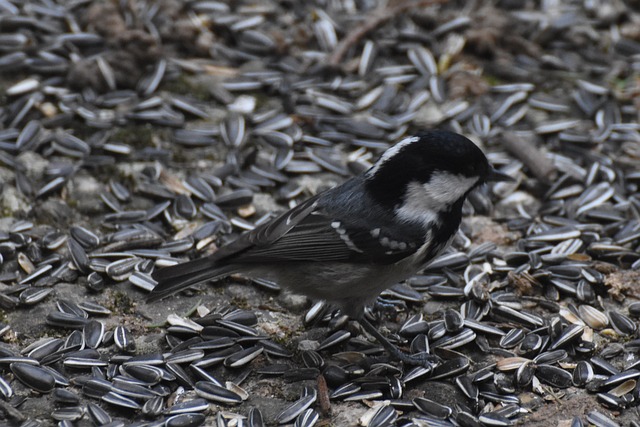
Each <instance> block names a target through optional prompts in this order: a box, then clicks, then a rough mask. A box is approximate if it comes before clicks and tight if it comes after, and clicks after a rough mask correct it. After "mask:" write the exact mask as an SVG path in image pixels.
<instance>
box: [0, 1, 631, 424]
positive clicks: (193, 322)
mask: <svg viewBox="0 0 640 427" xmlns="http://www.w3.org/2000/svg"><path fill="white" fill-rule="evenodd" d="M386 3H387V2H377V1H374V0H368V1H353V0H315V1H309V2H288V1H276V0H260V1H253V2H250V1H235V2H232V1H227V2H224V1H206V0H202V1H197V0H195V1H190V2H180V1H176V0H163V1H157V2H146V1H136V0H132V1H129V2H124V1H121V2H102V1H97V0H71V1H68V0H26V1H22V0H0V28H1V29H2V33H0V73H1V78H2V80H1V83H2V85H3V88H4V95H3V98H2V105H1V106H0V123H1V129H0V187H1V189H2V195H1V196H0V202H1V203H2V204H1V208H2V212H3V216H4V218H3V219H1V220H0V230H1V231H0V308H1V309H2V312H3V323H2V324H0V336H2V338H3V341H4V342H3V343H2V344H1V345H0V418H3V419H4V420H3V421H2V423H9V424H11V425H22V426H29V427H34V426H40V425H50V424H51V423H52V422H57V423H58V424H59V425H61V426H72V425H88V423H92V424H93V425H99V426H124V425H137V426H145V425H148V426H163V425H166V426H197V425H205V424H206V425H218V426H240V425H249V426H260V425H267V424H289V425H292V424H293V425H296V426H305V427H310V426H313V425H316V423H318V422H319V420H329V422H332V423H333V424H335V425H346V424H348V425H355V424H361V425H365V426H369V427H381V426H390V425H395V426H403V427H405V426H406V427H408V426H425V425H429V426H465V427H466V426H508V425H514V424H515V423H523V424H527V423H530V424H531V425H534V424H535V425H550V424H548V423H549V422H550V421H549V420H553V424H554V425H555V424H557V422H561V421H567V422H568V423H571V425H572V426H576V427H577V426H581V425H586V424H587V423H588V424H593V425H596V426H599V427H603V426H606V427H609V426H611V427H613V426H619V425H624V426H638V425H639V424H638V422H637V420H638V419H639V418H640V415H639V412H638V404H639V403H640V380H639V377H640V338H638V318H640V303H639V302H637V301H638V298H639V295H640V294H639V292H638V287H637V283H638V282H639V279H640V274H639V273H638V270H640V124H639V121H638V109H639V107H640V96H639V94H640V86H639V82H640V31H639V30H638V28H639V27H638V25H637V22H638V19H640V15H639V14H638V12H637V11H635V10H634V9H633V7H632V6H631V5H627V4H624V3H622V2H616V1H611V2H607V1H584V2H577V1H571V2H563V1H553V0H551V1H545V2H540V3H539V4H526V8H523V9H520V7H522V6H521V5H520V2H509V1H504V2H473V3H472V4H470V5H466V4H464V2H451V3H450V4H436V2H428V1H420V0H415V1H412V2H411V1H405V2H402V1H400V2H396V3H393V2H389V3H390V4H388V5H387V4H386ZM431 3H432V4H431ZM458 3H459V4H458ZM407 5H409V6H410V7H406V6H407ZM430 127H440V128H446V129H450V130H453V131H456V132H460V133H463V134H465V135H467V136H468V137H470V138H472V139H473V140H474V141H476V142H477V143H478V144H479V145H481V146H482V147H483V148H484V150H485V152H487V153H488V157H489V159H490V161H491V162H492V163H493V164H494V165H496V166H497V167H499V168H500V169H501V170H502V171H504V172H505V173H508V174H509V175H511V176H512V177H514V178H515V179H516V181H515V182H514V183H499V184H495V185H493V186H492V187H491V188H484V189H480V190H479V191H477V192H475V193H474V194H472V196H471V197H470V200H469V201H468V202H467V204H466V205H465V214H466V215H467V218H466V220H465V223H464V225H463V227H462V230H461V232H460V233H459V234H458V236H457V237H456V240H455V241H454V244H453V248H452V249H451V250H450V251H449V252H447V253H446V254H444V255H442V256H441V257H440V258H438V259H437V260H435V261H434V262H433V263H432V264H431V265H430V266H429V267H427V269H426V270H425V271H424V272H422V273H421V274H420V275H418V276H416V277H414V278H412V279H410V280H409V281H407V282H406V283H403V284H399V285H398V286H396V287H394V288H392V289H390V290H388V291H386V292H385V293H383V295H381V297H380V298H379V304H378V305H379V306H380V307H384V310H381V309H377V310H372V311H370V312H368V313H367V315H368V316H370V317H371V319H372V320H376V321H379V322H380V323H381V324H382V325H384V327H385V329H386V331H385V332H386V333H387V335H389V336H390V337H391V338H392V339H393V340H394V341H395V342H396V343H397V344H398V345H400V346H401V347H403V348H405V349H407V350H409V351H411V352H413V353H420V352H426V353H431V354H433V355H435V356H437V357H438V359H439V362H437V363H434V364H433V365H430V366H424V367H410V366H402V365H399V364H397V363H395V362H393V361H389V360H388V359H386V358H385V354H384V352H383V350H382V348H380V347H379V346H378V345H377V344H376V343H374V342H372V341H370V340H368V339H367V338H366V337H365V336H364V335H363V334H362V333H361V332H360V331H358V330H356V329H354V326H353V325H351V324H350V323H349V322H348V319H347V318H346V316H344V315H343V314H341V313H340V312H339V311H336V310H334V309H332V308H331V307H328V306H327V305H326V304H325V303H323V302H317V303H315V304H313V305H312V307H311V308H310V309H309V310H308V311H307V313H306V315H304V316H303V317H304V323H305V324H306V325H307V329H308V332H302V334H307V335H306V336H305V338H308V339H300V336H301V333H300V332H299V331H298V332H295V331H296V328H298V327H299V326H300V325H299V324H298V325H297V326H293V327H292V328H291V331H293V332H290V333H289V334H288V335H287V334H284V335H286V337H285V336H284V335H283V331H282V329H278V328H277V327H275V328H274V327H273V322H272V319H278V317H277V316H278V313H277V311H278V310H274V309H273V307H272V306H271V303H269V304H270V305H269V306H266V307H265V306H262V305H261V306H260V307H258V304H259V303H258V304H256V306H255V307H242V308H240V307H239V304H240V303H241V302H242V301H238V300H237V298H236V300H234V301H232V298H230V297H229V296H228V295H224V294H223V295H220V292H219V290H220V287H218V288H215V289H212V287H207V286H203V287H202V288H201V292H204V293H206V294H207V295H201V296H197V297H191V298H188V297H185V296H181V297H179V298H175V299H171V301H164V302H161V303H157V304H154V305H149V306H147V305H145V304H144V303H143V302H140V303H134V302H133V301H135V300H139V301H143V299H144V297H145V295H146V292H148V291H150V290H151V289H152V288H153V287H154V285H155V283H154V282H153V280H152V279H151V273H152V272H153V271H154V270H155V269H159V268H163V267H165V266H169V265H174V264H176V263H178V262H182V261H184V260H186V259H189V258H195V257H198V256H202V255H204V254H207V253H210V252H212V251H214V250H215V248H216V247H217V246H219V245H221V244H223V243H224V242H227V241H229V240H231V239H233V238H235V237H236V236H237V235H238V234H239V233H241V232H243V231H246V230H250V229H252V228H253V227H255V226H256V225H259V224H260V223H262V222H264V221H267V220H268V219H269V218H270V217H271V215H272V211H273V210H277V209H284V208H286V207H288V206H291V205H293V204H295V203H297V202H299V201H300V200H303V199H304V198H306V197H308V196H310V195H312V194H314V193H315V192H317V191H319V190H321V189H322V188H324V187H325V186H326V185H327V183H337V182H340V181H341V180H343V179H345V178H346V177H348V176H351V175H353V174H357V173H360V172H362V171H363V170H365V169H366V168H368V167H369V166H370V165H371V163H372V162H373V161H375V159H376V157H377V156H378V155H379V154H380V153H381V152H382V151H384V150H385V149H386V148H388V147H389V146H390V145H392V144H393V143H394V142H396V141H397V140H398V139H399V138H401V137H403V136H404V135H407V134H411V132H412V131H414V130H416V129H420V128H430ZM485 216H489V217H492V218H494V219H495V220H494V221H491V220H489V219H488V218H486V217H485ZM255 284H256V285H257V286H256V289H255V290H250V288H247V287H245V288H246V292H247V295H248V294H250V293H251V292H254V293H255V292H257V293H258V301H260V299H262V300H263V301H269V298H270V297H272V296H273V295H274V291H277V290H278V286H277V284H274V283H269V282H265V281H256V282H255ZM247 298H248V297H247ZM96 301H99V302H96ZM123 301H124V303H123ZM198 301H204V302H202V303H199V302H198ZM181 302H183V303H185V304H188V305H195V308H194V310H185V311H183V312H181V313H174V314H170V315H168V316H167V311H171V310H172V307H176V306H175V305H174V304H180V303H181ZM163 306H164V308H163ZM183 306H184V304H183ZM163 310H164V311H163ZM158 312H159V313H162V319H159V318H158V314H156V313H158ZM145 313H153V314H149V317H145ZM160 320H162V322H163V325H162V326H164V329H162V330H163V331H164V332H165V333H164V335H163V336H162V337H160V336H159V335H158V333H157V327H158V325H157V322H158V321H160ZM165 321H166V323H164V322H165ZM276 323H277V322H276ZM266 331H270V332H269V333H267V332H266ZM274 332H277V333H274ZM276 338H279V339H276ZM150 340H152V341H153V344H152V345H149V341H150ZM298 341H299V344H298ZM266 384H268V386H267V385H266ZM265 390H266V391H265ZM438 390H440V391H439V392H438ZM271 398H276V399H278V400H277V402H278V403H277V404H274V403H273V401H271V400H268V399H271ZM283 400H288V403H284V402H282V401H283ZM547 401H551V402H550V403H546V402H547ZM576 401H578V402H581V403H579V404H575V402H576ZM274 405H275V407H274ZM554 405H558V406H559V407H561V408H562V409H561V411H562V412H561V413H560V414H556V413H554V411H553V409H549V408H550V407H551V406H554ZM554 407H555V406H554ZM536 423H537V424H536Z"/></svg>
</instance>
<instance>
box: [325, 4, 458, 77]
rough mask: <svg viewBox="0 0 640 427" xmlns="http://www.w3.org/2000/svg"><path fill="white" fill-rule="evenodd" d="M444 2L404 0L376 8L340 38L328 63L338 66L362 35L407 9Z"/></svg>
mask: <svg viewBox="0 0 640 427" xmlns="http://www.w3.org/2000/svg"><path fill="white" fill-rule="evenodd" d="M446 2H447V0H404V1H401V2H400V3H399V4H396V5H395V6H390V7H389V6H388V7H384V8H378V9H376V10H375V11H373V12H372V13H371V14H370V15H369V16H368V17H367V18H365V20H364V22H362V24H360V25H358V26H357V27H355V28H354V29H353V30H351V31H349V33H348V34H347V35H346V36H345V37H344V38H343V39H342V40H340V42H339V43H338V45H337V46H336V48H335V49H334V50H333V53H332V54H331V56H330V57H329V65H331V66H332V67H336V66H338V65H339V64H340V63H341V62H342V60H343V58H344V56H345V55H346V54H347V52H348V51H349V49H350V48H351V47H352V46H354V45H355V44H357V43H358V42H359V41H360V40H361V39H362V38H363V37H364V36H366V35H367V34H369V33H370V32H371V31H373V30H375V29H377V28H379V27H380V26H382V25H383V24H385V23H386V22H387V21H390V20H392V19H394V18H395V17H397V16H398V15H400V14H402V13H404V12H406V11H407V10H409V9H413V8H419V7H426V6H432V5H434V4H439V3H446Z"/></svg>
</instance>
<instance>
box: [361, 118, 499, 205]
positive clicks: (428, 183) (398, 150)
mask: <svg viewBox="0 0 640 427" xmlns="http://www.w3.org/2000/svg"><path fill="white" fill-rule="evenodd" d="M494 176H495V171H494V169H493V168H492V167H491V165H490V164H489V162H488V161H487V158H486V157H485V155H484V153H483V152H482V150H480V149H479V148H478V147H477V146H476V145H475V144H474V143H473V142H471V141H470V140H469V139H467V138H465V137H464V136H462V135H458V134H456V133H453V132H448V131H441V130H431V131H423V132H419V133H417V134H416V135H415V136H411V137H407V138H405V139H403V140H402V141H400V142H398V143H397V144H396V145H394V146H393V147H391V148H389V149H388V150H387V151H385V153H384V154H383V155H382V156H381V157H380V159H378V161H377V162H376V163H375V164H374V165H373V166H372V167H371V169H369V170H368V171H367V172H366V175H365V179H366V182H367V187H368V189H369V190H370V191H371V194H372V195H373V196H374V197H375V198H376V199H377V200H378V201H379V202H381V203H384V204H387V205H390V206H396V205H397V204H398V203H400V202H401V201H402V199H403V197H404V196H405V194H406V192H407V189H408V187H409V185H410V184H411V185H414V186H415V185H420V186H421V187H422V186H424V188H427V189H428V191H429V192H430V193H431V195H432V196H433V198H434V200H435V202H438V203H442V204H443V205H446V204H451V203H453V202H455V201H457V200H458V199H460V198H461V197H464V196H465V195H466V194H467V193H468V192H469V191H471V190H472V189H473V188H474V187H476V186H478V185H480V184H482V183H484V182H486V181H487V180H491V179H492V178H493V177H494Z"/></svg>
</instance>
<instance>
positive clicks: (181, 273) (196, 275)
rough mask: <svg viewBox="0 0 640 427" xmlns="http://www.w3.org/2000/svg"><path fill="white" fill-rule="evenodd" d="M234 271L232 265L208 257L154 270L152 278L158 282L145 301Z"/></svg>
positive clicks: (156, 299) (160, 297)
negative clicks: (217, 262) (217, 263)
mask: <svg viewBox="0 0 640 427" xmlns="http://www.w3.org/2000/svg"><path fill="white" fill-rule="evenodd" d="M235 271H236V269H235V268H234V267H232V266H218V265H216V262H215V261H213V260H211V259H210V258H209V257H205V258H200V259H194V260H193V261H189V262H185V263H182V264H177V265H173V266H171V267H167V268H163V269H160V270H156V271H155V272H154V273H153V279H154V280H156V281H157V282H158V284H157V285H156V287H155V288H153V290H152V291H151V293H150V294H149V296H148V297H147V302H153V301H158V300H160V299H162V298H165V297H168V296H169V295H172V294H175V293H176V292H179V291H182V290H184V289H187V288H189V287H190V286H193V285H196V284H198V283H202V282H205V281H208V280H216V279H221V278H223V277H225V276H228V275H230V274H232V273H233V272H235Z"/></svg>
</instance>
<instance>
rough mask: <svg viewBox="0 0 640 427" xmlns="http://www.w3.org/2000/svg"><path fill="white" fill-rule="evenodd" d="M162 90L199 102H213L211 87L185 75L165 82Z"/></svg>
mask: <svg viewBox="0 0 640 427" xmlns="http://www.w3.org/2000/svg"><path fill="white" fill-rule="evenodd" d="M162 90H166V91H167V92H171V93H174V94H178V95H184V96H188V97H190V98H193V99H195V100H197V101H203V102H209V101H212V100H213V97H212V96H211V92H210V91H209V87H208V86H207V85H206V84H205V83H201V82H197V81H194V80H193V79H191V78H189V76H188V75H186V74H184V73H183V74H181V75H180V76H179V77H178V78H176V79H175V80H172V81H169V82H165V83H164V84H163V85H162Z"/></svg>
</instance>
